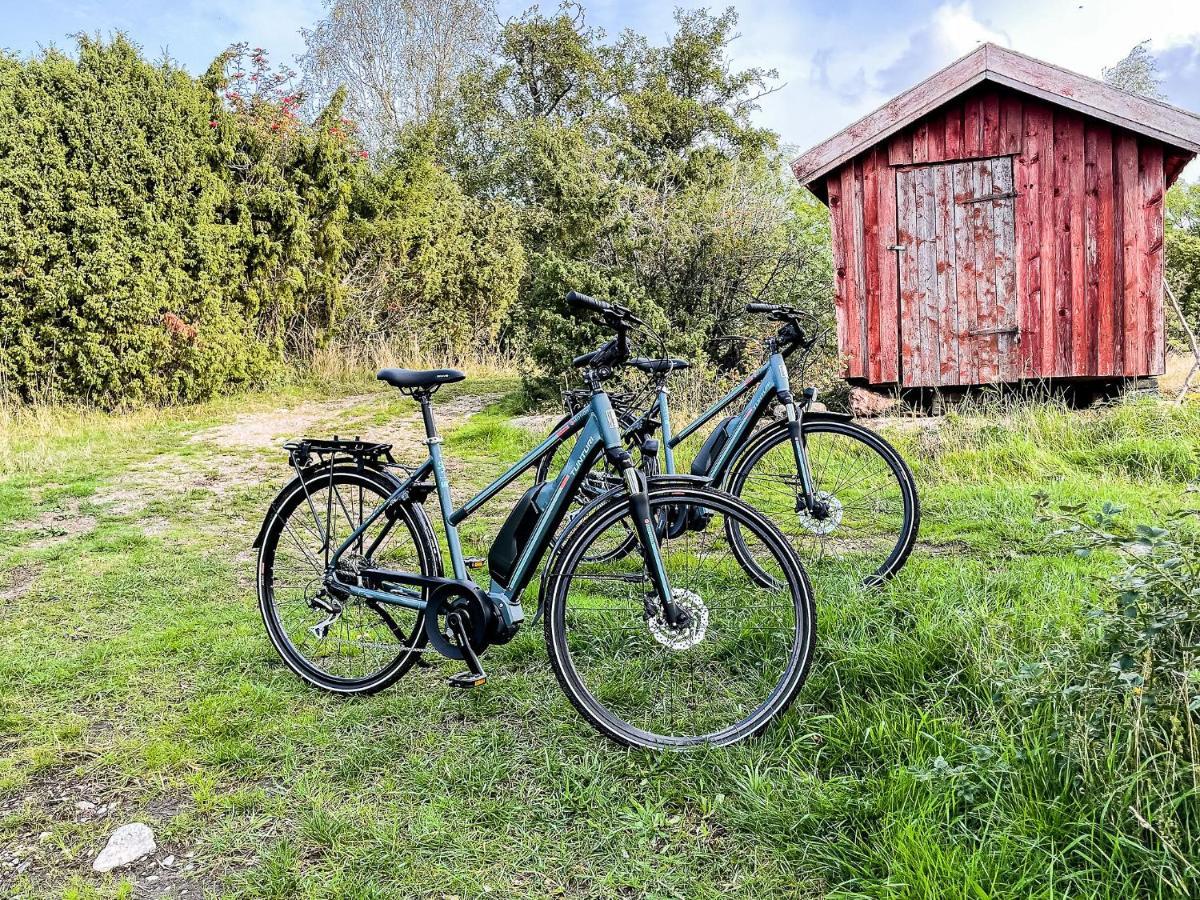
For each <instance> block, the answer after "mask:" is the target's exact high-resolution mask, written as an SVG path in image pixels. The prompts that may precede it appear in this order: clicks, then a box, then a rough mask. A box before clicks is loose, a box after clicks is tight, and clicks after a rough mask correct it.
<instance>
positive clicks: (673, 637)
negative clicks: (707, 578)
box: [646, 588, 708, 650]
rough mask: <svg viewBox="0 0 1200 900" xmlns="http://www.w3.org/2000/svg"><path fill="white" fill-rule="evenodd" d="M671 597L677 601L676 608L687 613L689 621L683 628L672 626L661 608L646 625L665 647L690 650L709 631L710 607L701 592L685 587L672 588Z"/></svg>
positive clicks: (648, 619) (647, 620)
mask: <svg viewBox="0 0 1200 900" xmlns="http://www.w3.org/2000/svg"><path fill="white" fill-rule="evenodd" d="M671 599H672V600H674V601H675V608H676V609H678V610H681V611H682V612H686V613H687V615H688V623H687V624H686V625H684V626H683V627H681V628H672V627H671V626H670V625H668V624H667V622H666V619H664V618H663V614H662V610H661V609H660V610H659V611H658V612H657V613H655V614H654V615H653V616H649V617H648V618H647V619H646V625H647V626H648V627H649V628H650V634H651V635H653V637H654V639H655V640H656V641H658V642H659V643H660V644H662V645H663V646H664V647H667V648H668V649H670V650H690V649H691V648H692V647H695V646H696V645H697V644H699V643H700V642H701V641H702V640H704V635H705V634H706V633H707V632H708V607H707V606H705V605H704V601H703V600H702V599H700V595H699V594H697V593H696V592H695V591H687V590H684V589H683V588H674V589H672V591H671Z"/></svg>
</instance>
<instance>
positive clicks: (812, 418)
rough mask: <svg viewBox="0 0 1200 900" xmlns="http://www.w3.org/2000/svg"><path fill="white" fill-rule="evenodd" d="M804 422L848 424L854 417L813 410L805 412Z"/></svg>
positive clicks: (841, 413) (829, 411)
mask: <svg viewBox="0 0 1200 900" xmlns="http://www.w3.org/2000/svg"><path fill="white" fill-rule="evenodd" d="M803 419H804V421H806V422H850V421H853V419H854V416H852V415H851V414H850V413H844V412H833V411H832V410H829V409H813V410H809V411H808V412H806V413H805V414H804V416H803Z"/></svg>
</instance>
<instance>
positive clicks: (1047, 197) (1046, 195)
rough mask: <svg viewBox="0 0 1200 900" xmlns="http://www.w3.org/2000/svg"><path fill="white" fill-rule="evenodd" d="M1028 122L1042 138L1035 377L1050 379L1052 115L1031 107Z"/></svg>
mask: <svg viewBox="0 0 1200 900" xmlns="http://www.w3.org/2000/svg"><path fill="white" fill-rule="evenodd" d="M1025 118H1026V120H1027V121H1032V122H1034V124H1035V128H1036V130H1037V131H1038V132H1039V134H1041V136H1042V152H1041V153H1040V154H1038V158H1037V163H1036V168H1037V179H1038V184H1039V198H1038V200H1039V206H1040V210H1039V216H1038V218H1039V220H1040V222H1041V233H1040V239H1041V244H1042V246H1041V251H1040V260H1041V265H1040V269H1041V295H1040V300H1041V327H1040V328H1039V329H1038V337H1039V340H1038V348H1037V350H1038V353H1039V354H1040V356H1041V363H1040V365H1039V367H1038V375H1039V376H1040V377H1042V378H1050V377H1052V376H1053V375H1054V371H1055V350H1056V338H1055V335H1056V334H1057V330H1058V329H1057V326H1056V322H1057V320H1058V300H1057V298H1056V296H1055V289H1054V288H1055V282H1056V280H1057V279H1056V269H1057V266H1058V242H1057V240H1055V238H1056V234H1055V227H1054V222H1055V218H1054V212H1055V201H1054V169H1055V150H1054V114H1053V111H1052V110H1051V109H1050V108H1049V107H1048V106H1038V107H1036V108H1033V107H1030V108H1027V109H1026V111H1025Z"/></svg>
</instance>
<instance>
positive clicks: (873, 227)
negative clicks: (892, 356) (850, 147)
mask: <svg viewBox="0 0 1200 900" xmlns="http://www.w3.org/2000/svg"><path fill="white" fill-rule="evenodd" d="M879 157H880V153H879V152H878V150H877V149H872V150H871V151H870V152H868V153H866V154H864V155H863V158H862V160H863V169H862V171H863V181H862V197H863V200H862V203H863V228H864V235H863V270H864V274H865V278H864V281H863V283H864V285H865V295H864V299H865V300H866V310H865V312H866V315H865V321H866V329H865V330H866V346H867V367H866V368H867V378H868V380H869V381H870V382H871V383H872V384H878V383H880V382H881V381H882V380H883V379H882V377H881V371H880V368H881V367H880V341H879V337H880V332H879V303H880V293H881V291H880V288H881V286H880V282H879V259H880V252H879V175H880V173H879V167H880V160H879ZM884 174H885V175H890V173H888V172H885V173H884Z"/></svg>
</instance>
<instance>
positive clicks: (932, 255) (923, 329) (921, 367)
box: [914, 167, 940, 386]
mask: <svg viewBox="0 0 1200 900" xmlns="http://www.w3.org/2000/svg"><path fill="white" fill-rule="evenodd" d="M914 171H915V172H916V173H917V174H916V201H917V202H916V206H917V302H916V308H917V316H918V319H919V333H920V347H919V348H918V351H917V358H918V360H919V362H918V367H917V372H918V373H919V376H918V377H919V378H920V380H919V381H917V382H914V384H920V385H926V386H927V385H934V384H937V373H938V371H939V369H940V363H939V355H940V354H939V347H938V342H939V338H940V334H939V331H938V325H937V302H938V301H937V288H938V285H937V231H936V227H937V210H936V209H935V195H934V184H933V169H932V168H931V167H925V168H922V169H916V170H914Z"/></svg>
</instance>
